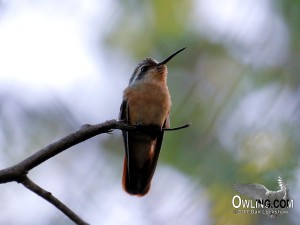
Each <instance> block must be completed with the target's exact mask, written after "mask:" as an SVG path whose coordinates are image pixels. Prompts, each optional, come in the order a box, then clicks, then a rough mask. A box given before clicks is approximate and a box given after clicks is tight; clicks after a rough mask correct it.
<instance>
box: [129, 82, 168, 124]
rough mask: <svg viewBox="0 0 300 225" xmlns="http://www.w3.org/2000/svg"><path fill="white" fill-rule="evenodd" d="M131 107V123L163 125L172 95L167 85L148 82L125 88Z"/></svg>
mask: <svg viewBox="0 0 300 225" xmlns="http://www.w3.org/2000/svg"><path fill="white" fill-rule="evenodd" d="M124 99H125V100H126V101H127V104H128V108H129V123H130V124H143V125H158V126H162V125H163V123H164V121H165V120H166V118H167V116H168V114H169V111H170V107H171V104H172V103H171V97H170V93H169V90H168V87H167V85H165V84H162V83H161V82H147V83H143V84H139V85H136V86H135V87H130V88H126V89H125V90H124Z"/></svg>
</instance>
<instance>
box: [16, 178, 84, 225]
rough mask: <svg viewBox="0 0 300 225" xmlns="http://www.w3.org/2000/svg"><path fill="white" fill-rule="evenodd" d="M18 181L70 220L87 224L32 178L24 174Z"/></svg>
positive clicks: (82, 224) (81, 224)
mask: <svg viewBox="0 0 300 225" xmlns="http://www.w3.org/2000/svg"><path fill="white" fill-rule="evenodd" d="M20 182H21V183H22V184H23V185H24V186H25V187H26V188H28V189H29V190H30V191H32V192H34V193H36V194H37V195H38V196H40V197H42V198H43V199H45V200H46V201H48V202H50V203H51V204H52V205H54V206H55V207H56V208H57V209H58V210H60V211H61V212H63V213H64V214H65V215H66V216H67V217H69V219H70V220H72V221H73V222H74V223H76V224H80V225H88V223H87V222H85V221H84V220H82V219H81V218H80V217H79V216H77V215H76V214H75V213H74V212H73V211H72V210H71V209H69V208H68V207H67V206H66V205H65V204H63V203H62V202H61V201H59V200H58V199H57V198H56V197H54V196H53V195H52V193H51V192H48V191H46V190H45V189H43V188H41V187H40V186H38V185H37V184H35V183H34V182H33V181H32V180H30V179H29V178H28V177H27V176H24V177H23V178H22V179H21V180H20Z"/></svg>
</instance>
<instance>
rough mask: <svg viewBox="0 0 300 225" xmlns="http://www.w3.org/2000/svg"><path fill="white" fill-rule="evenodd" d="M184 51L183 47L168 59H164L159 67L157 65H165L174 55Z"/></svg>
mask: <svg viewBox="0 0 300 225" xmlns="http://www.w3.org/2000/svg"><path fill="white" fill-rule="evenodd" d="M184 49H186V47H184V48H182V49H180V50H178V51H177V52H174V53H173V54H172V55H170V56H169V57H168V58H166V59H165V60H164V61H162V62H160V63H158V66H159V65H164V64H166V63H167V62H169V61H170V59H172V58H173V57H174V56H175V55H177V54H178V53H179V52H181V51H183V50H184Z"/></svg>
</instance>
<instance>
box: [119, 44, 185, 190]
mask: <svg viewBox="0 0 300 225" xmlns="http://www.w3.org/2000/svg"><path fill="white" fill-rule="evenodd" d="M184 49H185V48H182V49H180V50H178V51H176V52H175V53H173V54H172V55H170V56H169V57H168V58H166V59H165V60H163V61H162V62H160V63H159V62H157V61H155V60H154V59H152V58H145V59H144V60H142V61H141V62H140V63H139V64H138V66H137V67H136V68H135V70H134V72H133V75H132V76H131V78H130V80H129V85H128V87H127V88H126V89H125V90H124V93H123V102H122V105H121V108H120V115H119V119H120V120H123V121H124V122H125V123H127V124H129V125H138V126H140V127H141V128H142V127H144V128H149V129H138V130H133V131H123V140H124V145H125V158H124V168H123V180H122V183H123V188H124V190H125V191H126V192H128V193H129V194H132V195H138V196H143V195H145V194H147V193H148V191H149V189H150V184H151V179H152V177H153V174H154V171H155V168H156V164H157V160H158V156H159V152H160V148H161V144H162V140H163V135H164V131H163V129H162V128H169V127H170V118H169V113H170V108H171V104H172V103H171V96H170V93H169V90H168V86H167V74H168V70H167V66H166V63H167V62H168V61H169V60H170V59H172V58H173V57H174V56H175V55H177V54H178V53H179V52H181V51H183V50H184Z"/></svg>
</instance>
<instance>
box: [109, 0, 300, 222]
mask: <svg viewBox="0 0 300 225" xmlns="http://www.w3.org/2000/svg"><path fill="white" fill-rule="evenodd" d="M196 3H197V1H179V2H169V1H158V0H157V1H152V2H146V1H122V2H121V1H120V2H119V4H120V6H121V13H120V14H119V15H118V20H117V22H116V25H115V26H114V28H113V29H112V31H111V32H110V33H108V35H107V38H106V40H107V41H106V43H107V44H108V48H113V49H115V50H117V51H119V50H120V49H122V50H123V51H125V52H126V53H128V56H131V57H132V58H134V59H135V61H136V62H138V61H139V60H141V59H142V58H144V57H145V56H152V57H153V56H155V58H157V60H160V59H162V58H163V57H164V56H167V55H168V54H170V53H171V52H174V51H175V50H177V49H179V48H181V47H184V46H187V49H186V50H185V51H184V52H182V53H181V54H180V55H178V56H176V59H174V60H173V61H172V62H170V63H169V64H168V70H169V76H168V84H169V89H170V92H171V95H172V101H173V107H172V111H171V124H173V125H174V126H176V125H179V124H183V123H186V122H192V127H191V128H189V129H186V130H182V131H178V132H173V133H167V134H166V135H165V136H166V137H165V141H164V144H163V150H162V153H161V158H160V163H162V162H164V163H167V164H169V165H172V166H173V167H174V168H176V169H178V170H180V171H183V172H184V173H185V174H186V175H188V176H190V177H191V178H192V179H193V180H195V181H197V182H199V184H200V186H201V187H204V189H205V191H206V192H207V193H208V197H209V199H210V201H211V214H210V217H211V220H212V224H261V223H262V222H264V221H265V217H264V216H263V215H260V216H251V215H235V214H233V213H232V209H233V207H231V198H232V196H233V195H234V192H233V190H232V188H231V185H232V184H233V183H234V182H241V183H242V182H244V183H251V182H252V183H253V182H255V183H262V184H264V185H265V186H266V187H269V188H271V187H273V189H274V188H275V189H276V188H278V187H277V183H276V179H277V176H278V175H281V176H283V177H285V178H286V179H287V180H288V182H289V183H290V184H291V188H292V187H293V183H294V179H295V178H294V176H297V175H296V174H295V173H296V171H297V169H299V165H298V160H299V153H298V150H297V149H298V148H299V142H298V141H297V138H298V137H297V134H299V126H294V124H293V123H294V122H293V121H297V122H296V123H299V117H298V115H297V113H296V112H294V113H292V114H291V115H290V118H287V119H286V120H285V121H284V122H281V121H274V119H266V120H267V121H266V120H265V117H268V113H270V111H272V110H276V109H274V108H273V106H274V104H276V101H277V100H278V99H279V98H280V97H281V96H282V95H283V93H284V90H290V91H291V93H292V95H294V97H295V99H296V103H295V104H299V96H298V95H299V94H298V93H297V91H296V90H299V76H298V71H299V62H298V61H299V52H300V51H299V50H300V49H299V46H300V45H299V40H300V37H299V34H300V33H299V31H300V27H299V21H300V19H299V15H300V7H299V6H300V5H299V1H296V0H295V1H277V3H278V4H276V5H275V4H274V5H273V6H274V7H275V6H276V10H275V13H278V15H281V13H283V18H284V20H285V21H286V25H287V26H288V32H289V35H290V36H291V37H290V42H291V43H290V46H291V51H290V53H289V55H288V59H287V61H286V62H285V63H283V64H282V65H279V66H276V67H273V68H255V67H252V66H249V65H245V64H244V63H243V62H242V61H241V60H239V59H238V58H236V57H234V56H232V55H231V54H230V53H229V52H228V51H227V50H226V48H225V47H224V46H222V44H220V43H215V42H214V41H212V40H209V39H208V38H204V36H203V35H201V32H199V27H196V26H195V25H196V24H197V21H194V20H195V18H194V17H193V16H192V13H191V12H192V11H193V8H194V7H195V4H196ZM215 19H216V20H218V18H215ZM220 22H221V21H220ZM232 44H233V45H234V43H232ZM236 48H238V46H236ZM128 77H129V76H128ZM272 85H276V86H277V87H278V88H277V91H275V94H273V95H272V96H271V98H269V99H268V102H267V104H269V107H268V108H267V111H266V112H265V113H263V114H261V115H260V118H258V119H257V121H256V122H255V123H256V124H247V125H240V123H241V122H240V121H239V120H240V119H243V118H241V115H236V114H235V111H236V110H237V109H238V108H239V107H241V104H242V103H243V102H244V101H245V99H246V98H247V97H248V96H251V95H255V93H258V92H260V91H264V90H267V89H268V88H269V87H270V86H272ZM253 106H255V105H253V104H249V105H248V106H247V105H246V104H244V105H243V110H244V111H246V112H247V111H251V110H253V109H251V108H249V109H247V107H253ZM245 107H246V108H245ZM296 108H298V107H296ZM254 110H255V109H254ZM279 113H284V110H282V112H279ZM275 119H276V118H275ZM228 121H231V123H232V124H231V126H234V127H236V128H234V129H232V127H228V130H224V128H225V127H226V126H228V124H227V122H228ZM274 124H276V125H274ZM273 125H274V126H273ZM220 132H221V133H222V132H223V135H224V136H226V132H228V133H232V135H229V136H233V137H232V139H231V140H230V142H232V143H231V144H230V146H231V147H228V146H226V145H224V143H221V142H220ZM271 189H272V188H271ZM272 223H273V224H279V223H280V224H281V223H284V224H292V222H291V221H290V219H289V217H285V218H282V219H281V220H280V222H276V221H275V222H274V221H272Z"/></svg>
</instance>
